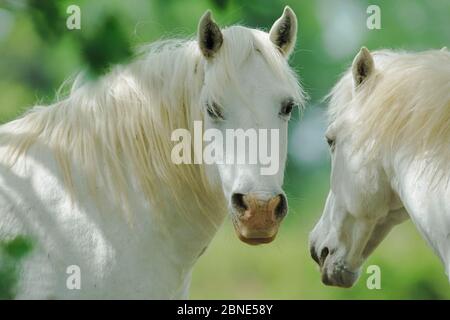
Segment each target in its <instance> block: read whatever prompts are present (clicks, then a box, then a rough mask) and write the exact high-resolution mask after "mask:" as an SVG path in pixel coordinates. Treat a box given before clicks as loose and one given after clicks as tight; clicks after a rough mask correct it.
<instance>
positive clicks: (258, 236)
mask: <svg viewBox="0 0 450 320" xmlns="http://www.w3.org/2000/svg"><path fill="white" fill-rule="evenodd" d="M233 226H234V230H235V231H236V235H237V236H238V238H239V240H241V241H242V242H244V243H246V244H249V245H252V246H256V245H260V244H266V243H270V242H272V241H273V240H275V238H276V237H277V232H275V233H274V232H270V233H268V234H267V235H265V234H264V233H261V232H256V233H255V234H253V235H251V236H249V235H243V234H242V232H241V230H240V229H239V226H237V225H236V224H235V223H233Z"/></svg>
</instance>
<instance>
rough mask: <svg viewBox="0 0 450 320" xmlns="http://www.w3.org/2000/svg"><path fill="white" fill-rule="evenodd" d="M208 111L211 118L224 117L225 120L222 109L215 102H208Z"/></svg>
mask: <svg viewBox="0 0 450 320" xmlns="http://www.w3.org/2000/svg"><path fill="white" fill-rule="evenodd" d="M206 112H207V113H208V116H209V117H210V118H211V119H215V120H217V119H222V120H224V119H225V118H224V116H223V112H222V109H221V108H220V107H219V105H218V104H217V103H215V102H208V103H206Z"/></svg>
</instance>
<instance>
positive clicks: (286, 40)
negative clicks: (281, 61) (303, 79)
mask: <svg viewBox="0 0 450 320" xmlns="http://www.w3.org/2000/svg"><path fill="white" fill-rule="evenodd" d="M269 38H270V40H271V41H272V42H273V43H274V44H275V45H276V46H277V47H278V48H280V50H281V52H282V53H283V55H284V56H286V57H288V56H289V55H290V54H291V52H292V50H293V49H294V47H295V41H296V40H297V17H296V16H295V13H294V11H292V9H291V8H290V7H289V6H286V7H285V8H284V11H283V15H282V16H281V17H280V18H279V19H278V20H277V21H275V23H274V24H273V26H272V28H270V32H269Z"/></svg>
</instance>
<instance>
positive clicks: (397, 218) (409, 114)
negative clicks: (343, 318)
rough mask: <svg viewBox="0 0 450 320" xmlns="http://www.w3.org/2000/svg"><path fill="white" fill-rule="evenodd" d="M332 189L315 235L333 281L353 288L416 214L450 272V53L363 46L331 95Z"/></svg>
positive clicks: (317, 254)
mask: <svg viewBox="0 0 450 320" xmlns="http://www.w3.org/2000/svg"><path fill="white" fill-rule="evenodd" d="M329 114H330V124H329V127H328V130H327V133H326V138H327V140H328V143H329V145H330V149H331V158H332V173H331V182H330V188H331V190H330V192H329V195H328V199H327V202H326V205H325V209H324V213H323V215H322V217H321V218H320V220H319V222H318V223H317V225H316V226H315V228H314V230H313V231H312V233H311V235H310V248H311V255H312V257H313V259H314V260H315V261H316V262H317V263H318V264H319V266H320V269H321V273H322V281H323V283H325V284H327V285H334V286H340V287H350V286H352V285H353V284H354V283H355V282H356V280H357V278H358V275H359V270H360V267H361V265H362V263H363V262H364V260H365V259H366V258H367V257H368V256H369V255H370V254H371V252H372V251H373V250H374V249H375V248H376V247H377V245H378V244H379V243H380V242H381V241H382V240H383V239H384V238H385V237H386V235H387V234H388V232H389V231H390V230H391V228H392V227H393V226H395V225H396V224H399V223H400V222H402V221H404V220H405V219H407V218H408V217H409V218H411V220H412V221H413V223H414V224H415V225H416V227H417V228H418V229H419V231H420V232H421V234H422V235H423V237H424V238H425V239H426V240H427V241H428V243H429V244H430V245H431V247H432V248H433V249H434V251H435V252H436V254H437V255H438V256H439V257H440V258H441V260H442V263H443V264H444V266H445V271H446V274H447V275H449V276H450V170H449V169H450V54H449V52H448V51H447V50H446V49H445V48H444V49H442V50H441V51H437V50H435V51H427V52H422V53H405V52H391V51H379V52H375V53H373V54H371V53H370V52H369V51H368V50H367V49H366V48H362V49H361V51H360V52H359V54H358V55H357V56H356V57H355V59H354V61H353V65H352V67H351V69H350V70H349V71H348V72H347V73H346V74H345V75H344V76H343V77H342V79H341V80H340V81H339V82H338V84H337V85H336V86H335V88H334V89H333V91H332V92H331V94H330V107H329Z"/></svg>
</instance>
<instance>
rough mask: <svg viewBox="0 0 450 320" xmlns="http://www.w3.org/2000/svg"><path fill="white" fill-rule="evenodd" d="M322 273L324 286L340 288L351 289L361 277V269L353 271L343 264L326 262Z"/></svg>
mask: <svg viewBox="0 0 450 320" xmlns="http://www.w3.org/2000/svg"><path fill="white" fill-rule="evenodd" d="M327 260H328V259H327ZM321 272H322V283H323V284H325V285H327V286H334V287H340V288H351V287H352V286H353V285H354V284H355V283H356V281H357V280H358V278H359V275H360V270H359V269H357V270H355V271H353V270H350V269H349V268H348V267H347V266H346V265H345V264H344V263H342V262H331V261H329V262H328V263H327V261H325V263H324V265H323V267H322V268H321Z"/></svg>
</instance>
